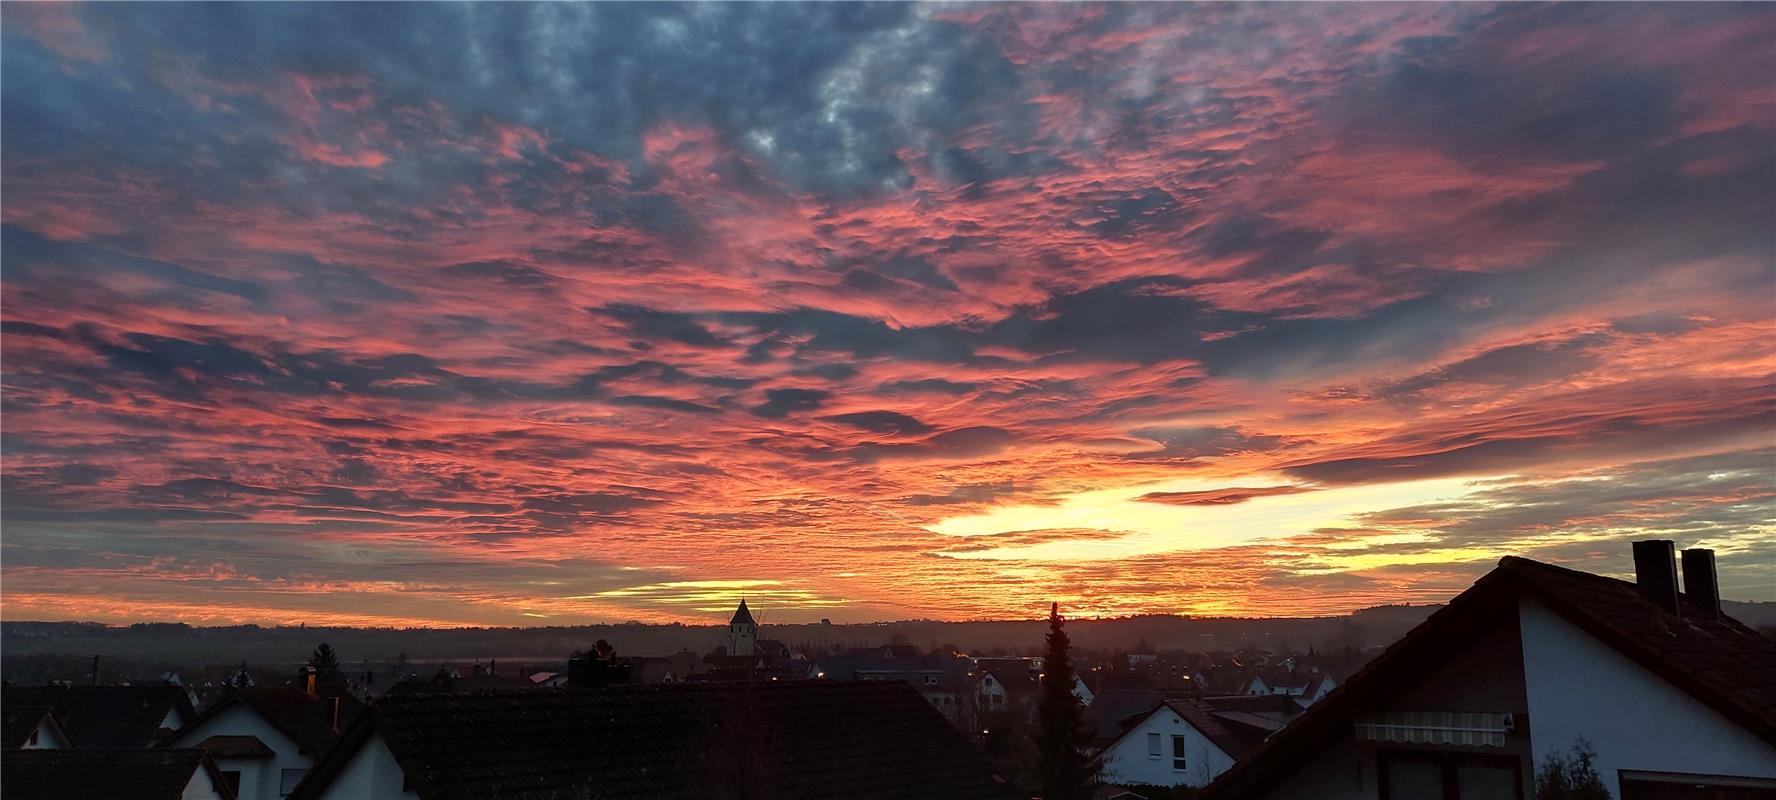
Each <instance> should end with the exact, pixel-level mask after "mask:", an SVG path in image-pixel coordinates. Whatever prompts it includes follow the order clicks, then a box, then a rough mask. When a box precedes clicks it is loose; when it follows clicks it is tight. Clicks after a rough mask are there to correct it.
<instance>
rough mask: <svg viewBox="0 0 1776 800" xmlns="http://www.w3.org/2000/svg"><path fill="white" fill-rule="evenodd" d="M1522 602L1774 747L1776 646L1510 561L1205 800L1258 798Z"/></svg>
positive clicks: (1609, 584) (1582, 577)
mask: <svg viewBox="0 0 1776 800" xmlns="http://www.w3.org/2000/svg"><path fill="white" fill-rule="evenodd" d="M1523 597H1528V598H1532V599H1534V600H1536V601H1538V602H1540V603H1542V604H1543V605H1545V606H1547V607H1548V608H1549V609H1550V610H1552V611H1553V612H1554V613H1556V614H1559V615H1560V616H1561V617H1562V618H1564V619H1566V620H1567V621H1568V622H1571V623H1572V624H1573V625H1575V626H1577V627H1579V628H1580V629H1582V630H1584V631H1585V632H1587V633H1589V634H1590V635H1592V636H1594V637H1596V638H1597V639H1598V640H1599V641H1602V642H1603V643H1605V644H1607V645H1609V646H1611V647H1613V648H1615V649H1616V651H1617V652H1620V653H1622V654H1623V655H1625V656H1627V657H1628V658H1630V659H1632V660H1634V661H1635V662H1636V663H1638V664H1640V665H1641V667H1643V668H1645V669H1646V670H1647V671H1649V672H1651V673H1653V674H1655V675H1658V676H1660V677H1661V678H1663V679H1665V680H1666V681H1668V682H1670V683H1671V684H1672V685H1674V686H1677V687H1679V688H1681V689H1683V690H1684V691H1686V692H1689V693H1690V695H1691V696H1692V697H1695V698H1696V699H1697V700H1698V701H1700V702H1701V703H1703V704H1704V705H1707V706H1709V707H1711V708H1713V709H1715V710H1716V711H1719V712H1721V714H1722V715H1724V716H1726V717H1727V718H1728V719H1731V720H1733V721H1735V722H1737V723H1738V724H1740V725H1742V726H1744V727H1745V728H1746V729H1747V730H1749V731H1751V732H1752V733H1753V734H1755V735H1756V736H1758V737H1760V738H1762V739H1763V740H1764V741H1766V742H1770V743H1772V744H1776V642H1772V641H1771V640H1769V639H1766V638H1764V637H1763V636H1761V635H1759V634H1758V633H1757V632H1756V631H1754V630H1752V629H1751V628H1749V627H1747V626H1745V625H1744V624H1743V623H1740V622H1739V621H1738V620H1735V619H1732V618H1731V617H1727V616H1724V615H1723V616H1721V617H1720V618H1718V619H1716V618H1713V617H1710V616H1707V615H1705V614H1702V613H1701V612H1700V611H1699V610H1698V609H1697V608H1696V607H1695V606H1693V605H1690V604H1689V603H1688V602H1687V601H1685V609H1684V612H1685V613H1684V614H1683V615H1681V616H1680V615H1676V614H1671V613H1669V612H1667V611H1664V610H1662V609H1660V608H1659V607H1658V606H1656V605H1654V604H1653V603H1651V602H1649V601H1648V600H1647V599H1646V598H1644V597H1643V596H1641V594H1640V591H1639V590H1638V589H1636V588H1635V586H1634V584H1632V583H1629V582H1627V581H1622V580H1617V579H1615V578H1606V577H1603V576H1601V575H1592V574H1590V573H1587V572H1579V571H1577V570H1571V569H1567V568H1565V567H1557V566H1554V565H1552V564H1543V563H1541V562H1538V561H1531V560H1529V559H1526V558H1517V557H1515V556H1506V557H1505V558H1503V559H1500V560H1499V565H1498V568H1496V569H1494V570H1493V571H1491V572H1489V573H1487V574H1486V575H1485V576H1484V577H1482V578H1481V579H1480V580H1478V581H1476V582H1475V583H1474V585H1473V586H1472V587H1471V588H1469V589H1468V590H1467V591H1465V592H1462V593H1461V594H1460V595H1457V596H1456V597H1455V599H1453V600H1451V601H1449V604H1448V605H1447V606H1444V607H1443V608H1442V609H1439V610H1438V611H1437V612H1436V613H1433V614H1432V615H1431V616H1430V617H1429V618H1428V619H1426V620H1425V621H1424V622H1422V623H1420V624H1419V625H1418V626H1417V627H1415V628H1413V629H1412V630H1410V631H1408V632H1407V633H1406V635H1405V636H1404V637H1403V638H1401V639H1400V641H1398V642H1395V643H1394V644H1393V645H1392V646H1390V647H1388V648H1387V650H1385V651H1383V652H1382V653H1381V655H1378V656H1376V657H1375V658H1374V659H1372V660H1371V661H1370V662H1369V663H1368V664H1365V665H1364V666H1363V668H1362V669H1359V670H1357V671H1356V672H1355V673H1354V674H1352V675H1351V676H1350V678H1349V680H1347V681H1345V682H1344V683H1343V684H1341V685H1339V686H1338V687H1337V688H1335V689H1333V690H1332V692H1331V693H1330V694H1328V695H1326V698H1325V699H1324V700H1321V701H1320V702H1319V703H1316V704H1315V705H1313V706H1312V707H1310V708H1309V709H1308V710H1307V712H1306V713H1305V714H1303V715H1302V716H1301V717H1300V718H1298V719H1296V720H1295V721H1294V722H1292V723H1290V724H1289V726H1288V727H1286V728H1284V729H1283V730H1282V731H1280V732H1279V733H1277V734H1276V735H1275V736H1272V737H1271V738H1270V739H1269V740H1267V741H1266V742H1265V743H1264V745H1263V746H1262V747H1260V748H1259V749H1258V750H1257V751H1255V752H1254V753H1253V754H1252V755H1251V757H1249V758H1246V759H1242V760H1240V761H1239V762H1238V763H1236V764H1235V765H1234V767H1233V769H1231V770H1228V771H1227V772H1225V773H1222V775H1221V776H1220V777H1219V778H1216V779H1215V781H1214V782H1213V783H1211V784H1209V786H1208V787H1207V788H1206V789H1205V790H1204V791H1203V795H1202V796H1203V798H1204V800H1220V799H1221V798H1243V797H1248V796H1253V795H1255V794H1257V793H1259V792H1261V791H1262V790H1263V789H1264V788H1266V787H1268V786H1270V785H1272V784H1273V782H1274V781H1275V780H1277V779H1279V778H1280V777H1281V776H1284V775H1287V774H1290V772H1291V769H1292V768H1293V766H1294V765H1298V764H1300V763H1303V762H1304V761H1305V760H1306V759H1307V758H1311V757H1312V755H1313V754H1314V753H1316V752H1317V751H1318V749H1319V748H1322V747H1325V746H1326V745H1328V744H1330V743H1331V742H1333V741H1335V740H1337V738H1338V737H1340V736H1343V735H1346V734H1348V733H1349V732H1350V724H1351V722H1352V721H1353V720H1354V719H1355V716H1356V715H1357V714H1358V713H1360V712H1362V711H1363V710H1364V709H1366V708H1369V707H1372V706H1373V705H1374V704H1376V703H1379V702H1384V701H1385V700H1386V698H1388V697H1389V696H1391V695H1392V693H1393V692H1394V691H1395V690H1396V689H1397V687H1398V685H1399V684H1400V683H1401V682H1403V681H1407V680H1410V679H1411V678H1412V677H1413V676H1414V675H1416V674H1419V673H1421V672H1422V670H1423V669H1424V667H1425V665H1427V664H1433V663H1436V662H1437V661H1438V660H1439V659H1441V658H1444V657H1445V654H1446V653H1448V652H1450V650H1451V649H1452V648H1455V647H1457V646H1459V645H1460V643H1461V642H1462V641H1463V640H1464V639H1465V638H1466V637H1468V636H1469V635H1471V631H1472V630H1473V629H1474V627H1475V626H1478V625H1483V624H1485V621H1486V620H1488V619H1497V618H1498V617H1499V616H1500V615H1504V616H1506V617H1510V618H1514V615H1515V614H1517V613H1518V612H1517V604H1518V600H1519V598H1523ZM1622 701H1623V702H1632V699H1631V698H1622Z"/></svg>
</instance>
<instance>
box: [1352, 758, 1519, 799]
mask: <svg viewBox="0 0 1776 800" xmlns="http://www.w3.org/2000/svg"><path fill="white" fill-rule="evenodd" d="M1375 761H1376V768H1377V771H1378V772H1379V775H1377V781H1376V782H1377V784H1378V785H1377V786H1376V788H1377V790H1378V791H1379V793H1380V797H1381V800H1523V765H1522V762H1521V761H1519V760H1518V759H1517V758H1516V757H1513V756H1499V755H1490V754H1481V753H1472V752H1466V751H1462V752H1449V751H1436V750H1378V751H1376V754H1375Z"/></svg>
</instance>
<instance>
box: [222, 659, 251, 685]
mask: <svg viewBox="0 0 1776 800" xmlns="http://www.w3.org/2000/svg"><path fill="white" fill-rule="evenodd" d="M228 685H229V686H233V687H234V688H236V689H251V688H253V673H252V672H251V671H250V670H248V669H247V662H245V661H242V662H241V663H240V667H239V668H238V669H236V670H235V671H234V674H233V675H230V676H229V677H228Z"/></svg>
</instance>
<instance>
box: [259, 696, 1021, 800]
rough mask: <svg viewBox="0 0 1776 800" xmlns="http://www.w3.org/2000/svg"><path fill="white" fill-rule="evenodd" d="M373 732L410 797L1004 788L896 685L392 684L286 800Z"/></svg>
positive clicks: (986, 793)
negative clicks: (418, 687) (435, 690)
mask: <svg viewBox="0 0 1776 800" xmlns="http://www.w3.org/2000/svg"><path fill="white" fill-rule="evenodd" d="M373 733H380V734H381V735H382V736H383V738H384V740H385V741H386V742H387V743H388V746H389V749H390V750H391V751H392V752H393V754H394V756H395V759H396V760H397V761H398V762H399V763H400V764H401V767H402V769H403V770H404V771H405V772H406V774H407V777H408V779H409V780H411V781H412V782H413V783H414V785H415V786H416V787H417V790H418V793H419V795H420V797H422V798H425V800H458V799H463V800H466V799H469V798H495V797H498V798H501V799H502V800H531V799H533V798H568V797H575V798H580V797H585V798H599V799H600V800H614V799H615V798H665V799H666V800H670V799H671V798H686V799H687V800H688V799H689V798H721V797H727V796H730V795H732V794H733V791H734V787H738V786H746V787H748V795H747V796H759V797H783V798H808V799H809V800H817V799H818V798H858V799H859V800H863V799H866V798H882V799H883V800H886V799H887V798H909V800H910V799H912V798H934V799H935V798H946V799H950V798H953V799H954V800H969V799H970V798H1009V797H1010V796H1011V794H1010V793H1009V791H1008V789H1007V787H1006V785H1005V784H1004V783H1003V782H1002V781H1000V780H999V779H998V778H997V777H996V776H995V775H994V774H993V771H992V767H991V766H990V765H989V764H988V762H987V761H986V759H985V758H984V757H982V756H981V755H979V754H977V753H976V752H975V751H974V750H973V748H972V747H970V745H969V744H968V742H967V741H965V740H964V739H963V738H962V736H961V735H960V734H959V733H957V732H956V731H955V730H954V729H953V728H951V727H950V726H949V724H948V723H946V722H945V721H944V720H943V718H942V717H941V716H939V715H938V713H937V712H936V711H935V710H934V709H932V708H931V706H930V704H929V703H927V702H926V701H925V700H924V699H923V698H921V697H920V696H919V693H918V692H917V691H915V690H914V689H912V688H911V687H909V686H906V685H904V684H898V683H832V682H825V681H817V682H806V683H796V684H776V685H759V684H751V685H745V686H739V685H720V684H707V685H698V684H681V685H668V686H625V687H613V688H607V689H601V690H593V691H578V692H576V691H549V690H532V691H528V692H508V693H494V694H482V695H405V696H400V697H394V696H391V697H387V698H384V699H382V700H381V701H379V702H377V703H376V704H375V705H374V706H372V708H371V711H370V713H369V714H368V715H367V716H366V717H365V718H364V720H362V721H361V722H360V724H359V725H358V726H355V727H354V728H353V729H352V731H351V732H350V733H348V734H347V738H346V741H345V742H343V743H342V744H341V745H340V747H339V748H338V749H337V750H336V751H335V752H334V753H333V754H332V755H331V756H329V757H328V758H327V759H325V760H323V761H322V762H321V764H319V765H317V766H316V767H315V769H314V770H313V771H311V774H310V778H309V780H307V781H305V782H304V784H303V786H302V787H300V789H299V791H298V792H297V793H296V795H294V797H296V798H302V797H313V796H317V795H318V794H319V792H320V791H321V789H323V788H324V787H325V785H326V783H327V781H329V780H330V779H331V776H333V775H336V774H337V773H338V770H339V769H341V768H342V767H343V764H344V763H345V762H346V761H347V760H349V759H350V757H351V755H352V751H353V750H354V749H355V748H356V747H357V746H360V745H361V744H362V743H363V742H364V741H367V740H368V739H369V738H370V736H371V735H372V734H373Z"/></svg>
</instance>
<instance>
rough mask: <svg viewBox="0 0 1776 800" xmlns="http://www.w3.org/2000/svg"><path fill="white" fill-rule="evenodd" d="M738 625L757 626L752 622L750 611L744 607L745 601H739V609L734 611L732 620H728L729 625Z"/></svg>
mask: <svg viewBox="0 0 1776 800" xmlns="http://www.w3.org/2000/svg"><path fill="white" fill-rule="evenodd" d="M740 623H745V624H747V625H755V624H757V623H755V622H753V621H752V611H751V610H750V609H748V608H747V607H746V600H745V599H741V601H740V607H739V608H736V609H734V618H733V619H730V620H728V624H729V625H738V624H740Z"/></svg>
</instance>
